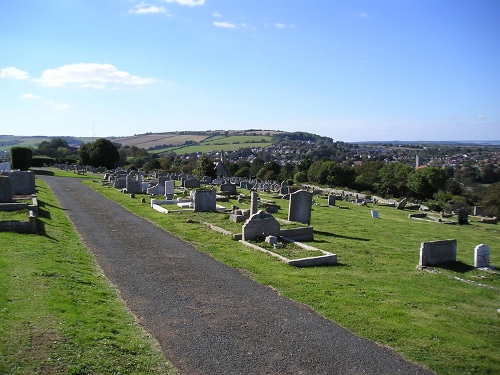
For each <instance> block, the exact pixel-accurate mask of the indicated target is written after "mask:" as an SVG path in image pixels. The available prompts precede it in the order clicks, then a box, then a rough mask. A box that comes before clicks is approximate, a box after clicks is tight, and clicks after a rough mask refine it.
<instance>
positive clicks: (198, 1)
mask: <svg viewBox="0 0 500 375" xmlns="http://www.w3.org/2000/svg"><path fill="white" fill-rule="evenodd" d="M165 1H166V2H167V3H177V4H179V5H186V6H188V7H197V6H200V5H204V4H205V0H165Z"/></svg>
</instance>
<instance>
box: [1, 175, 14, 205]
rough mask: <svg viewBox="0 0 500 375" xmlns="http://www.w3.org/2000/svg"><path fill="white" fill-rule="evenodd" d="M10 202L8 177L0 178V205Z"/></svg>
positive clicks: (10, 188)
mask: <svg viewBox="0 0 500 375" xmlns="http://www.w3.org/2000/svg"><path fill="white" fill-rule="evenodd" d="M10 202H12V185H11V184H10V178H9V177H8V176H0V203H10Z"/></svg>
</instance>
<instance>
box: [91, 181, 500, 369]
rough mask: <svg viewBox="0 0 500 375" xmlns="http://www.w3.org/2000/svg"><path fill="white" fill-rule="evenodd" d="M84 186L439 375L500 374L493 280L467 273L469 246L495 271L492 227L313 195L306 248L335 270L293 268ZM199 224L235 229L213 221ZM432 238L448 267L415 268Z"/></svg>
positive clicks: (499, 233) (496, 244)
mask: <svg viewBox="0 0 500 375" xmlns="http://www.w3.org/2000/svg"><path fill="white" fill-rule="evenodd" d="M85 183H86V184H88V185H90V186H91V187H92V188H94V189H95V190H97V191H99V192H100V193H101V194H103V195H105V196H107V197H109V198H110V199H113V200H115V201H116V202H118V203H120V204H121V205H123V206H124V207H126V208H127V209H129V210H130V211H132V212H134V213H136V214H138V215H140V216H142V217H144V218H146V219H148V220H150V221H151V222H154V223H157V224H158V225H160V226H161V227H163V228H165V229H166V230H168V231H170V232H173V233H175V234H177V235H178V236H180V237H182V238H184V239H186V240H188V241H190V242H192V243H193V244H194V245H195V246H196V247H197V248H199V249H200V250H201V251H204V252H206V253H209V254H211V255H212V256H213V257H214V258H216V259H218V260H219V261H221V262H223V263H225V264H227V265H229V266H231V267H234V268H237V269H240V270H242V271H243V272H244V273H245V274H246V275H248V276H249V277H251V278H253V279H254V280H256V281H258V282H260V283H262V284H264V285H269V286H272V287H273V288H275V289H276V290H278V291H279V292H280V293H281V294H283V295H285V296H287V297H289V298H291V299H293V300H295V301H298V302H301V303H305V304H307V305H308V306H310V307H311V308H312V309H314V310H315V311H317V312H318V313H320V314H321V315H323V316H325V317H326V318H328V319H331V320H332V321H335V322H337V323H339V324H341V325H342V326H344V327H346V328H348V329H349V330H351V331H352V332H354V333H356V334H358V335H360V336H363V337H366V338H369V339H371V340H374V341H376V342H377V343H379V344H380V345H386V346H390V347H392V348H394V349H395V350H396V351H397V352H399V353H401V354H402V355H403V356H404V357H405V358H407V359H409V360H412V361H415V362H418V363H421V364H424V365H426V366H427V367H429V368H430V369H432V370H434V371H436V372H437V373H439V374H459V373H460V374H462V373H463V374H466V373H467V374H498V373H500V361H499V356H498V353H499V349H500V314H499V313H498V311H497V309H499V308H500V275H499V273H498V272H485V271H480V270H475V269H473V267H472V265H473V250H474V247H475V246H476V245H478V244H481V243H484V244H487V245H489V246H490V247H491V264H492V265H497V266H500V250H499V249H500V229H499V227H498V226H497V225H488V224H481V223H479V222H477V221H474V220H473V222H472V224H471V225H467V226H451V225H445V224H439V223H430V222H425V221H419V220H412V219H409V218H408V213H409V212H408V211H400V210H396V209H395V208H390V207H377V206H376V207H375V209H377V210H378V211H379V215H380V218H379V219H374V218H372V217H371V214H370V210H371V209H373V208H374V207H361V206H356V205H354V204H350V203H344V202H338V203H340V205H342V206H343V207H344V209H341V208H339V207H325V206H326V205H327V200H326V198H324V197H323V198H322V197H315V200H316V202H318V205H315V206H313V209H312V222H311V225H312V226H313V227H314V232H315V240H314V241H313V242H311V243H309V244H310V245H312V246H314V247H317V248H320V249H323V250H326V251H329V252H332V253H335V254H337V256H338V262H339V264H338V266H335V267H316V268H294V267H291V266H288V265H286V264H284V263H282V262H280V261H278V260H276V259H274V258H273V257H270V256H268V255H265V254H263V253H261V252H257V251H255V250H252V249H250V248H247V247H245V246H243V245H242V244H240V243H238V242H235V241H232V240H231V239H230V237H229V236H224V235H222V234H218V233H214V232H211V231H209V230H207V229H206V228H205V227H204V226H203V225H201V224H199V223H197V222H196V221H193V222H192V223H189V224H187V222H186V220H187V218H188V217H189V215H191V214H188V215H186V214H168V215H165V214H160V213H158V212H156V211H154V210H152V209H151V208H150V207H149V204H148V203H149V199H148V200H147V202H148V203H146V204H144V203H140V199H139V198H140V195H139V196H137V198H136V199H131V198H130V197H128V195H126V194H122V193H120V192H118V191H117V190H115V189H113V188H109V187H102V186H100V184H99V183H97V182H92V181H89V180H85ZM261 196H262V197H264V198H270V197H269V196H265V195H263V194H261ZM277 203H278V204H279V205H280V206H281V210H280V213H279V214H277V215H275V216H276V217H278V218H283V219H286V218H287V208H288V202H287V201H277ZM229 204H235V205H238V206H240V208H242V209H244V208H248V206H245V204H241V203H237V202H236V201H232V202H229ZM199 217H202V218H205V221H211V220H213V221H215V222H214V224H216V225H218V226H222V227H227V228H231V229H230V230H232V231H235V230H236V229H237V227H235V226H234V223H231V224H227V225H226V224H225V222H227V223H229V221H228V220H226V217H224V216H223V215H220V214H218V215H217V214H205V213H204V214H201V215H199ZM210 217H211V218H212V219H210ZM238 225H239V224H238ZM440 239H456V240H457V242H458V255H457V260H458V262H457V265H456V267H453V268H452V269H445V268H433V269H429V270H425V271H422V270H418V269H416V265H417V264H418V261H419V249H420V243H421V242H422V241H432V240H440Z"/></svg>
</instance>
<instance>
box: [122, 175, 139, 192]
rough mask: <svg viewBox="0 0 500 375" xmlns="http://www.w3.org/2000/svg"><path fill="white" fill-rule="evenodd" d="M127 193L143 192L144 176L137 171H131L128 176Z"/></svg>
mask: <svg viewBox="0 0 500 375" xmlns="http://www.w3.org/2000/svg"><path fill="white" fill-rule="evenodd" d="M125 181H126V186H125V188H126V189H127V193H129V194H139V193H142V176H141V175H140V174H136V173H135V172H130V174H128V175H127V177H126V180H125Z"/></svg>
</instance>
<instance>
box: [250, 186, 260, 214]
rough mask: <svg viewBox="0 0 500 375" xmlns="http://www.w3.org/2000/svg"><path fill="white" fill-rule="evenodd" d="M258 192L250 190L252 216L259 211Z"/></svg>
mask: <svg viewBox="0 0 500 375" xmlns="http://www.w3.org/2000/svg"><path fill="white" fill-rule="evenodd" d="M258 197H259V196H258V194H257V192H256V191H251V192H250V216H252V215H255V214H256V213H257V211H258V205H259V202H258Z"/></svg>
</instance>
